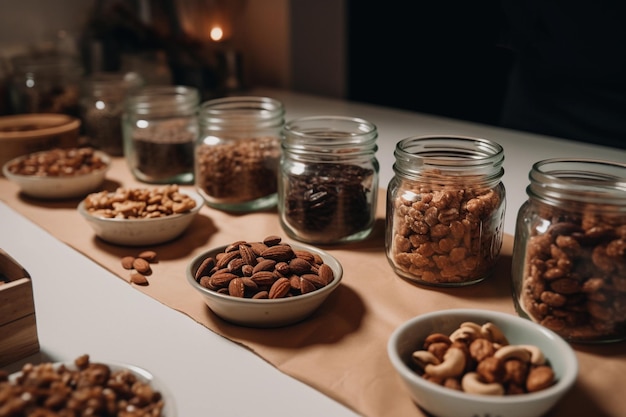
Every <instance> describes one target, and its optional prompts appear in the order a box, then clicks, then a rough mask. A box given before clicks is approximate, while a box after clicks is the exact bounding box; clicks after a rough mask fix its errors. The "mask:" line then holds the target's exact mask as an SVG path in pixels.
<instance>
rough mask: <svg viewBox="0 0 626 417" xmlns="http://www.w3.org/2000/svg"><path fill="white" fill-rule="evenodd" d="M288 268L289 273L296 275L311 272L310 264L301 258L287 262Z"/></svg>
mask: <svg viewBox="0 0 626 417" xmlns="http://www.w3.org/2000/svg"><path fill="white" fill-rule="evenodd" d="M289 268H290V269H291V272H292V273H294V274H296V275H302V274H306V273H307V272H310V271H311V264H310V263H308V262H307V261H305V260H304V259H302V258H293V259H292V260H291V261H290V262H289Z"/></svg>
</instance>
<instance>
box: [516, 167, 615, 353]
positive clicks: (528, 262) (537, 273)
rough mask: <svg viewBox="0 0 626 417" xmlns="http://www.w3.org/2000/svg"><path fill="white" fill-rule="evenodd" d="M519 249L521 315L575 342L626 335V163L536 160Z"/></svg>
mask: <svg viewBox="0 0 626 417" xmlns="http://www.w3.org/2000/svg"><path fill="white" fill-rule="evenodd" d="M529 179H530V184H529V185H528V187H527V188H526V193H527V194H528V200H527V201H526V202H525V203H524V204H523V205H522V206H521V208H520V210H519V213H518V216H517V223H516V230H515V242H514V248H513V260H512V264H513V266H512V276H513V284H514V285H513V297H514V301H515V306H516V309H517V311H518V313H519V314H520V315H521V316H523V317H526V318H529V319H531V320H533V321H535V322H537V323H540V324H542V325H543V326H545V327H547V328H549V329H551V330H553V331H555V332H556V333H558V334H559V335H561V336H562V337H563V338H565V339H567V340H569V341H572V342H581V343H585V342H588V343H600V342H612V341H620V340H624V339H626V164H622V163H614V162H609V161H597V160H584V159H582V160H580V159H577V160H572V159H548V160H544V161H539V162H537V163H535V164H534V165H533V166H532V168H531V170H530V174H529Z"/></svg>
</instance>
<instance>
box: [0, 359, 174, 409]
mask: <svg viewBox="0 0 626 417" xmlns="http://www.w3.org/2000/svg"><path fill="white" fill-rule="evenodd" d="M0 410H2V411H3V413H2V415H3V416H6V417H13V416H15V417H19V416H26V415H42V416H43V415H50V416H52V415H94V416H122V415H132V416H137V417H141V416H145V417H175V416H176V413H177V411H176V404H175V401H174V398H173V396H172V394H171V393H170V392H169V390H168V388H167V387H166V386H165V384H163V382H161V381H160V380H159V379H158V378H157V377H156V376H155V375H153V374H152V373H151V372H149V371H148V370H146V369H144V368H141V367H138V366H135V365H130V364H122V363H105V362H95V361H92V360H91V359H90V357H89V355H81V356H79V357H77V358H75V359H74V360H73V361H70V362H43V363H36V364H33V363H26V364H24V365H23V366H22V368H21V370H19V371H18V372H15V373H12V374H8V373H6V372H3V371H0Z"/></svg>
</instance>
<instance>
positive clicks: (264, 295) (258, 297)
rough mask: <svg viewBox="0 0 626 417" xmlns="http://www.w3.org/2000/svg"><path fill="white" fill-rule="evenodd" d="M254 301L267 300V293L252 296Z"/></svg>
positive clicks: (260, 292) (261, 292) (262, 292)
mask: <svg viewBox="0 0 626 417" xmlns="http://www.w3.org/2000/svg"><path fill="white" fill-rule="evenodd" d="M252 298H254V299H255V300H263V299H267V298H269V293H268V292H267V291H259V292H258V293H256V294H254V295H253V296H252Z"/></svg>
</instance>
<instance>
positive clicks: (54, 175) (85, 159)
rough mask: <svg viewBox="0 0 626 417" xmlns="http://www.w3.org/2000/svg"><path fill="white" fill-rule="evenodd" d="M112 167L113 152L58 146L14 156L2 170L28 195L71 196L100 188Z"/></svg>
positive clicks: (37, 196)
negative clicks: (108, 153)
mask: <svg viewBox="0 0 626 417" xmlns="http://www.w3.org/2000/svg"><path fill="white" fill-rule="evenodd" d="M110 166H111V158H110V157H109V155H107V154H106V153H104V152H102V151H98V150H96V149H94V148H89V147H77V148H54V149H50V150H47V151H40V152H34V153H30V154H27V155H22V156H19V157H17V158H13V159H11V160H10V161H8V162H6V163H5V164H4V165H3V166H2V173H3V175H4V176H5V177H6V178H7V179H9V180H10V181H12V182H14V183H16V184H17V185H18V186H19V188H20V191H21V192H22V193H24V194H26V195H28V196H31V197H35V198H42V199H67V198H77V197H84V196H85V195H87V194H88V193H90V192H92V191H94V190H96V189H97V188H98V187H99V186H100V185H101V184H102V183H103V182H104V179H105V176H106V173H107V171H108V170H109V168H110Z"/></svg>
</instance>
